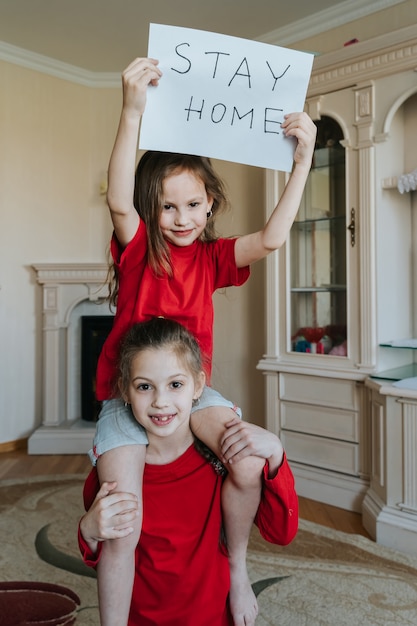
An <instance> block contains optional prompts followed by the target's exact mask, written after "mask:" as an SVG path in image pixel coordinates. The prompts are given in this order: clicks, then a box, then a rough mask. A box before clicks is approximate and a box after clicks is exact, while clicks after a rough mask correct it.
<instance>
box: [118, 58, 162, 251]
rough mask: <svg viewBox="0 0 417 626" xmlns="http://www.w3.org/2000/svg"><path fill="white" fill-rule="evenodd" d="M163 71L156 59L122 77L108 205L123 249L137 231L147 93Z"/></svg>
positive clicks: (135, 64) (133, 67)
mask: <svg viewBox="0 0 417 626" xmlns="http://www.w3.org/2000/svg"><path fill="white" fill-rule="evenodd" d="M160 77H161V71H160V70H159V68H158V61H156V60H155V59H135V60H134V61H133V62H132V63H130V65H129V66H128V67H127V68H126V69H125V70H124V72H123V74H122V85H123V106H122V112H121V115H120V122H119V127H118V130H117V135H116V140H115V143H114V147H113V151H112V154H111V157H110V163H109V172H108V191H107V204H108V206H109V209H110V214H111V219H112V222H113V226H114V230H115V233H116V237H117V239H118V241H119V243H120V244H121V245H122V246H126V245H127V244H128V243H129V241H131V240H132V239H133V237H134V235H135V233H136V231H137V227H138V221H139V216H138V214H137V212H136V210H135V208H134V206H133V191H134V184H135V168H136V154H137V142H138V134H139V126H140V120H141V117H142V115H143V112H144V110H145V105H146V91H147V88H148V86H149V85H153V86H156V85H157V84H158V81H159V78H160Z"/></svg>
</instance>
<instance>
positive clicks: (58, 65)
mask: <svg viewBox="0 0 417 626" xmlns="http://www.w3.org/2000/svg"><path fill="white" fill-rule="evenodd" d="M0 61H7V62H8V63H13V64H14V65H20V66H21V67H25V68H27V69H29V70H34V71H35V72H40V73H41V74H48V75H49V76H54V77H55V78H61V79H62V80H67V81H69V82H71V83H77V84H79V85H83V86H84V87H94V88H103V89H115V88H116V89H120V85H121V82H120V73H114V72H90V71H88V70H84V69H83V68H81V67H76V66H75V65H70V64H69V63H64V62H63V61H58V60H57V59H52V58H51V57H47V56H45V55H43V54H37V53H36V52H31V51H30V50H25V49H24V48H19V47H17V46H13V45H11V44H8V43H5V42H4V41H0Z"/></svg>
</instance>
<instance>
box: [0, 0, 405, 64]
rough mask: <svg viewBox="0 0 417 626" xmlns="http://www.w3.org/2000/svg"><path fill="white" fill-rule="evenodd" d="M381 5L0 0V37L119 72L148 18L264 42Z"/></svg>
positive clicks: (349, 0) (362, 1)
mask: <svg viewBox="0 0 417 626" xmlns="http://www.w3.org/2000/svg"><path fill="white" fill-rule="evenodd" d="M397 1H398V0H397ZM387 4H389V2H387V1H386V0H0V43H1V42H4V43H5V44H9V45H11V46H17V47H18V48H23V49H24V50H27V51H30V52H34V53H37V54H40V55H44V56H47V57H51V58H52V59H55V60H57V61H60V62H63V63H68V64H70V65H73V66H75V67H79V68H83V69H84V70H88V71H91V72H120V71H121V70H122V69H123V68H124V67H125V66H126V65H127V64H128V63H129V62H130V61H131V60H132V59H133V58H134V57H136V56H146V53H147V41H148V29H149V23H151V22H154V23H159V24H169V25H175V26H184V27H189V28H197V29H202V30H208V31H214V32H218V33H222V34H227V35H234V36H237V37H244V38H247V39H260V40H263V41H267V37H266V38H265V35H268V34H271V33H272V32H274V31H277V30H278V31H281V30H282V28H283V27H287V26H288V25H289V24H291V25H293V26H296V25H297V24H298V23H300V29H301V25H303V27H304V28H305V26H306V24H308V20H311V19H315V20H316V21H317V17H318V16H317V14H318V13H319V12H322V11H324V13H323V14H320V18H322V20H323V21H321V22H320V23H321V25H322V24H323V23H325V24H327V23H328V22H327V20H328V19H330V18H331V17H332V16H333V15H334V12H335V10H338V11H339V17H340V16H341V15H342V14H343V13H342V9H343V11H345V10H346V16H347V15H348V14H349V12H350V11H353V10H354V11H356V14H357V13H358V12H359V13H361V11H363V10H364V7H365V6H366V5H367V6H368V9H369V7H370V6H371V5H372V6H373V7H374V6H378V5H379V8H384V7H383V6H382V5H384V6H386V5H387ZM374 10H375V9H374ZM367 12H368V13H369V12H371V11H369V10H367ZM300 20H301V22H300ZM295 23H297V24H295ZM281 45H285V43H282V44H281Z"/></svg>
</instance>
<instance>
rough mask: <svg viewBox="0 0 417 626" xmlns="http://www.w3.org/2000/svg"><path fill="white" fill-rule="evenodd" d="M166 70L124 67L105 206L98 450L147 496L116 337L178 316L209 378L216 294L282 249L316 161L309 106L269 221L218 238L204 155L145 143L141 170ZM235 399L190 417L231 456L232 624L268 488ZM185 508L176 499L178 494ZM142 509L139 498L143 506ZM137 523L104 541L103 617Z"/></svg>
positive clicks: (118, 597) (124, 585) (300, 116)
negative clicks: (122, 393)
mask: <svg viewBox="0 0 417 626" xmlns="http://www.w3.org/2000/svg"><path fill="white" fill-rule="evenodd" d="M160 78H161V72H160V70H159V68H158V62H157V61H156V60H154V59H136V60H135V61H133V62H132V63H131V64H130V65H129V66H128V67H127V69H126V70H125V71H124V72H123V81H122V82H123V107H122V113H121V118H120V123H119V128H118V132H117V137H116V141H115V145H114V148H113V152H112V156H111V159H110V164H109V174H108V175H109V188H108V194H107V200H108V205H109V209H110V214H111V218H112V222H113V226H114V235H113V238H112V242H111V252H112V256H113V260H114V267H115V271H116V278H117V286H116V294H117V310H116V315H115V320H114V325H113V329H112V331H111V332H110V335H109V337H108V339H107V340H106V342H105V344H104V346H103V350H102V352H101V355H100V358H99V363H98V367H97V397H98V399H99V400H102V401H105V402H104V403H103V408H102V411H101V414H100V418H99V420H98V423H97V433H96V437H95V441H94V448H93V451H92V454H91V456H92V458H93V462H94V461H95V460H97V461H98V462H97V470H98V476H99V479H100V482H101V483H103V482H112V481H116V482H117V484H118V488H119V489H120V490H121V491H123V492H130V493H133V494H136V496H137V497H138V499H139V502H141V482H140V481H138V480H137V477H138V475H139V476H142V474H143V468H144V462H145V453H146V449H145V445H146V443H147V438H146V434H145V432H144V431H143V429H140V428H139V426H138V424H137V422H136V420H135V419H134V417H133V415H132V413H131V411H130V409H129V408H128V407H125V406H124V405H123V402H122V401H121V400H120V399H119V398H117V397H116V396H117V392H115V378H116V377H117V357H118V350H119V342H120V338H121V337H122V336H123V334H124V333H125V332H126V331H127V330H128V328H130V326H132V324H134V323H135V322H138V321H143V320H147V319H149V318H151V317H154V316H163V317H169V318H171V319H175V320H176V321H178V322H180V323H183V324H184V325H185V326H186V327H187V328H188V330H190V331H191V332H192V333H193V334H194V335H195V337H196V338H197V340H198V342H199V345H200V347H201V349H202V352H203V355H204V359H205V371H206V377H207V384H208V385H209V384H210V371H211V358H212V349H213V303H212V294H213V293H214V291H215V290H216V289H218V288H221V287H227V286H231V285H241V284H243V283H244V282H245V281H246V280H247V278H248V276H249V267H248V266H249V265H250V264H251V263H254V262H255V261H257V260H259V259H262V258H264V257H265V256H266V255H267V254H269V253H270V252H272V251H273V250H276V249H277V248H279V247H280V246H281V245H282V244H283V243H284V242H285V240H286V238H287V235H288V232H289V230H290V228H291V225H292V223H293V220H294V218H295V215H296V213H297V210H298V206H299V203H300V200H301V197H302V193H303V189H304V185H305V182H306V180H307V176H308V173H309V170H310V166H311V160H312V155H313V150H314V143H315V136H316V127H315V125H314V124H313V122H312V121H311V119H310V118H309V117H308V116H307V115H306V114H305V113H293V114H290V115H288V116H286V118H285V121H284V123H283V124H282V130H283V132H284V133H285V135H286V136H287V137H295V138H296V139H297V145H296V149H295V154H294V168H293V171H292V174H291V176H290V179H289V181H288V183H287V185H286V188H285V190H284V193H283V195H282V197H281V199H280V201H279V203H278V205H277V207H276V208H275V210H274V212H273V214H272V215H271V217H270V219H269V220H268V222H267V224H266V226H265V227H264V228H263V230H261V231H259V232H256V233H253V234H250V235H245V236H242V237H238V238H235V239H216V237H215V235H214V218H215V216H216V214H217V213H218V212H219V211H220V210H221V209H222V207H223V205H224V204H225V196H224V192H223V187H222V183H221V181H220V180H219V178H218V176H217V175H216V173H215V172H214V170H213V168H212V166H211V163H210V161H209V159H206V158H202V157H193V156H188V155H178V154H168V153H161V152H148V153H146V154H145V155H144V156H143V157H142V159H141V160H140V162H139V165H138V168H137V171H136V176H135V162H136V153H137V140H138V132H139V125H140V120H141V116H142V114H143V111H144V108H145V103H146V91H147V88H148V87H149V86H151V87H157V84H158V81H159V80H160ZM233 408H234V407H233V404H232V403H230V402H228V401H226V400H224V399H223V398H221V396H219V394H217V393H216V392H214V391H213V390H212V389H211V388H210V387H208V386H206V388H205V391H204V394H203V396H202V398H201V399H200V404H199V405H198V406H197V407H195V411H194V412H193V414H192V418H191V427H192V430H193V432H194V434H195V435H196V436H198V438H199V439H201V440H202V441H203V442H204V443H205V444H206V445H207V446H208V447H209V448H210V449H211V450H213V452H214V453H215V454H216V455H218V456H219V458H221V459H222V460H223V461H224V462H225V463H226V464H227V469H228V477H227V479H226V480H225V482H224V486H223V494H222V502H223V514H224V525H225V531H226V536H227V540H228V544H227V545H228V553H229V563H230V576H231V586H230V607H231V612H232V616H233V619H234V623H235V625H236V626H244V625H245V626H250V625H252V624H254V621H255V618H256V614H257V603H256V598H255V596H254V594H253V592H252V589H251V586H250V582H249V578H248V575H247V571H246V549H247V542H248V539H249V533H250V528H251V526H252V522H253V519H254V517H255V514H256V510H257V507H258V504H259V501H260V494H261V474H262V468H263V459H262V458H260V457H258V456H257V455H256V453H253V451H252V450H251V447H250V446H247V445H246V444H245V442H244V441H243V440H242V438H241V436H240V431H239V430H236V428H235V426H234V423H235V422H234V419H233V418H234V417H235V413H234V412H233ZM178 506H179V507H181V503H180V502H179V503H178ZM140 510H141V507H140ZM140 527H141V515H139V516H138V518H137V519H136V524H135V527H134V532H132V533H131V535H129V536H127V537H123V538H120V539H118V540H117V541H116V540H114V541H106V542H105V544H104V546H103V554H102V557H101V559H100V564H99V568H98V589H99V599H100V611H101V620H102V621H101V624H102V626H118V625H119V624H120V625H121V626H125V625H126V622H127V616H128V611H129V605H130V598H131V593H132V584H133V575H134V549H135V546H136V544H137V541H138V539H139V535H140Z"/></svg>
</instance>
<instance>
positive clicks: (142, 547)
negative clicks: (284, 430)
mask: <svg viewBox="0 0 417 626" xmlns="http://www.w3.org/2000/svg"><path fill="white" fill-rule="evenodd" d="M222 482H223V481H222V478H221V477H220V476H218V475H217V474H216V473H215V472H214V470H213V468H212V466H211V465H209V464H208V462H207V461H206V460H205V459H203V457H202V456H201V455H200V454H199V453H198V452H197V450H196V449H195V448H194V446H191V447H190V448H188V450H186V452H184V454H182V455H181V456H180V457H179V458H178V459H176V460H175V461H174V462H172V463H169V464H167V465H148V464H146V465H145V471H144V477H143V525H142V533H141V537H140V540H139V544H138V547H137V549H136V572H135V580H134V585H133V593H132V603H131V608H130V616H129V622H128V626H195V625H196V624H198V626H214V625H215V626H232V624H233V620H232V618H231V616H230V613H229V607H228V600H227V598H228V594H229V587H230V574H229V563H228V559H227V555H226V553H225V550H224V548H223V546H222V545H221V544H220V528H221V521H222V516H221V495H220V494H221V487H222ZM98 489H99V483H98V478H97V472H96V469H95V468H94V469H93V470H92V471H91V473H90V474H89V476H88V477H87V480H86V482H85V486H84V503H85V506H86V508H87V509H88V508H89V507H90V506H91V504H92V502H93V500H94V497H95V495H96V493H97V491H98ZM255 523H256V524H257V526H258V527H259V530H260V532H261V535H262V536H263V537H264V538H265V539H266V540H267V541H270V542H273V543H277V544H279V545H286V544H288V543H289V542H290V541H292V539H293V538H294V537H295V534H296V532H297V528H298V501H297V495H296V493H295V490H294V478H293V475H292V472H291V469H290V467H289V465H288V463H287V461H286V458H285V457H284V460H283V463H282V465H281V467H280V469H279V471H278V474H277V476H276V477H275V478H273V479H271V480H269V479H268V465H267V464H266V465H265V469H264V478H263V490H262V499H261V503H260V505H259V509H258V513H257V516H256V520H255ZM79 543H80V550H81V553H82V555H83V558H84V561H85V562H86V563H87V564H88V565H91V566H96V565H97V562H98V559H99V554H100V550H99V554H98V555H92V554H91V553H90V552H89V549H88V546H87V545H86V543H85V542H84V541H83V539H82V537H81V535H80V534H79ZM99 547H100V544H99Z"/></svg>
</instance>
